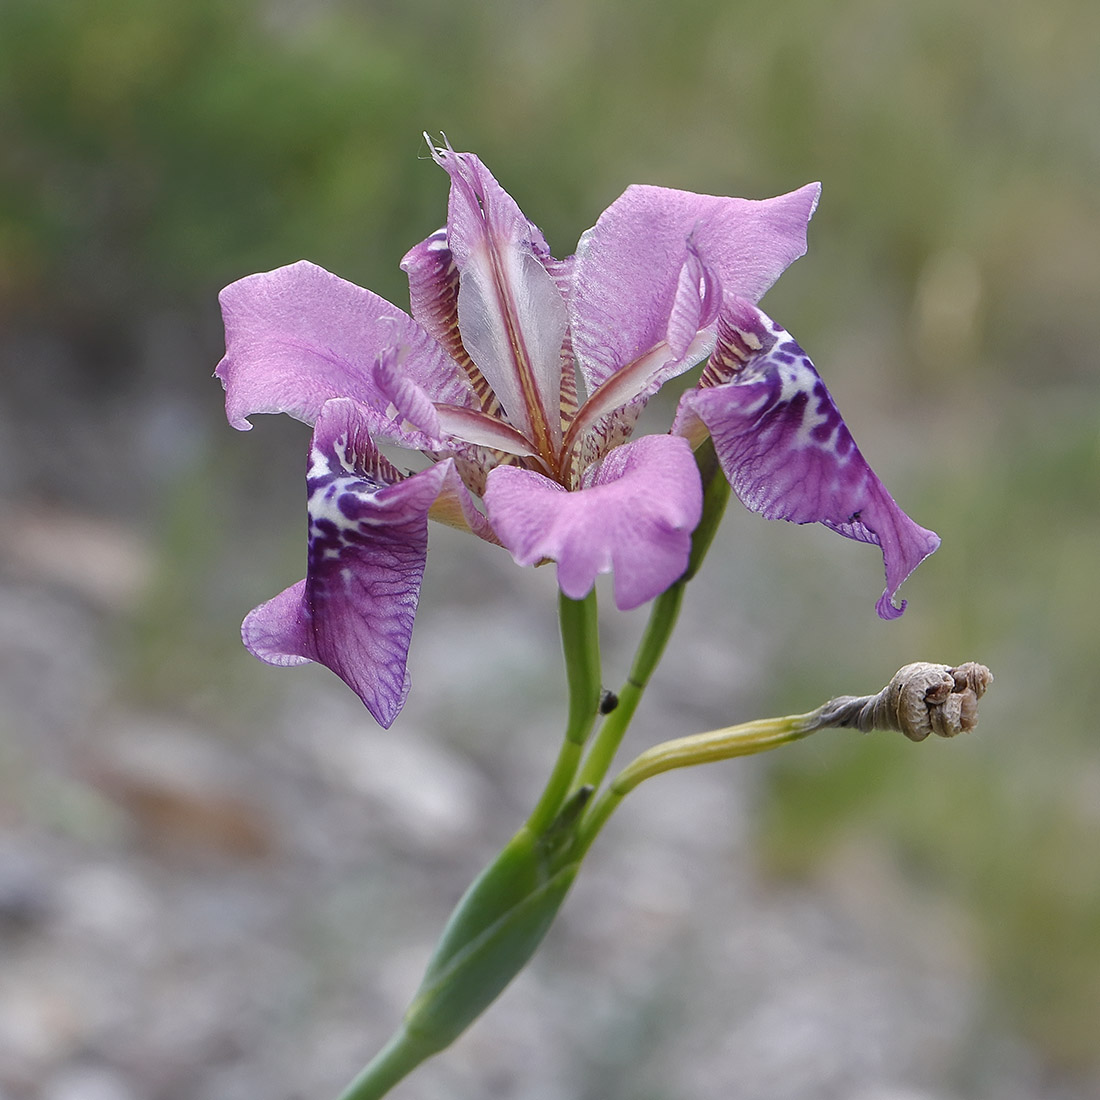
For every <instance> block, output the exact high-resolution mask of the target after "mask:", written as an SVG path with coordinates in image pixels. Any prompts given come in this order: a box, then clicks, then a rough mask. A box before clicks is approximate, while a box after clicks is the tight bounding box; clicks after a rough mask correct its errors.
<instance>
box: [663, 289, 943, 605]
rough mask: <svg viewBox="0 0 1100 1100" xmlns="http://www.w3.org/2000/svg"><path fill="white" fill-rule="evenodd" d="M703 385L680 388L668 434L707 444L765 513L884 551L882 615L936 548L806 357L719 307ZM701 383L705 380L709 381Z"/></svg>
mask: <svg viewBox="0 0 1100 1100" xmlns="http://www.w3.org/2000/svg"><path fill="white" fill-rule="evenodd" d="M703 383H704V385H703V386H702V388H700V389H696V390H691V391H689V392H688V393H686V394H685V395H684V396H683V398H682V399H681V402H680V409H679V411H678V413H677V418H676V424H675V425H674V428H673V430H674V431H677V432H679V433H680V434H683V435H685V436H687V437H689V438H693V437H694V434H695V432H694V429H696V428H697V426H698V423H701V424H702V425H703V426H705V428H706V430H707V431H709V432H710V434H711V437H712V438H713V440H714V448H715V451H716V452H717V454H718V458H719V461H720V462H721V464H722V469H723V471H724V472H725V474H726V477H727V478H729V481H730V484H731V485H732V486H733V489H734V491H735V492H736V493H737V495H738V497H740V498H741V501H742V502H743V503H744V504H745V505H746V507H748V508H750V509H751V510H752V511H754V512H759V513H760V514H761V515H763V516H764V517H765V518H767V519H786V520H790V521H792V522H793V523H814V522H816V523H823V524H824V525H825V526H826V527H829V528H831V529H832V530H834V531H836V532H838V533H839V534H841V535H844V536H845V538H850V539H856V540H858V541H859V542H870V543H874V544H876V545H877V546H879V547H881V549H882V556H883V561H884V563H885V566H886V590H885V591H884V592H883V594H882V597H881V598H880V599H879V601H878V604H877V610H878V613H879V615H880V616H881V617H882V618H884V619H896V618H897V617H898V616H899V615H901V613H902V612H903V611H904V610H905V601H904V600H903V601H902V602H901V604H900V606H898V605H895V604H894V602H893V599H894V595H895V593H896V592H897V590H898V588H899V587H900V586H901V583H902V582H903V581H904V580H905V578H906V577H908V576H909V574H910V573H912V571H913V570H914V569H915V568H916V567H917V566H918V565H919V564H920V563H921V562H922V561H923V560H924V559H925V558H926V557H928V555H929V554H931V553H932V552H933V551H934V550H935V549H936V547H937V546H939V544H940V540H939V537H938V536H937V535H936V534H934V533H933V532H932V531H927V530H925V529H924V528H923V527H920V526H918V525H917V524H916V523H914V522H913V521H912V520H911V519H910V518H909V517H908V516H907V515H906V514H905V513H904V512H903V511H902V510H901V509H900V508H899V507H898V506H897V504H896V503H895V502H894V499H893V497H891V496H890V494H889V493H888V492H887V491H886V488H885V487H884V486H883V484H882V482H881V481H879V479H878V478H877V477H876V476H875V473H874V471H873V470H872V469H871V467H870V466H868V464H867V462H866V460H865V459H864V457H863V455H862V454H861V453H860V451H859V448H858V447H857V446H856V443H855V440H854V439H853V438H852V435H851V433H850V432H849V431H848V428H847V426H846V425H845V423H844V420H843V419H842V418H841V415H840V411H839V410H838V409H837V407H836V405H835V404H834V402H833V399H832V397H831V395H830V394H829V391H828V390H827V389H826V388H825V384H824V382H822V381H821V378H820V377H819V376H818V373H817V371H816V370H815V369H814V365H813V363H811V362H810V360H809V358H808V357H807V355H806V353H805V352H804V351H803V350H802V349H801V348H800V347H799V346H798V344H796V343H795V342H794V340H793V339H792V337H791V336H790V334H789V333H787V332H786V331H785V330H784V329H782V328H780V326H779V325H777V324H776V323H775V322H774V321H772V320H770V319H769V318H767V317H765V316H764V314H763V313H761V312H760V310H758V309H756V308H755V307H754V306H753V305H752V304H751V303H750V302H747V301H744V300H740V301H734V302H732V303H727V311H726V312H724V313H723V315H722V317H720V319H719V323H718V344H717V347H716V348H715V352H714V355H713V356H712V358H711V361H710V362H709V363H708V365H707V368H706V369H705V370H704V373H703ZM708 383H709V384H708Z"/></svg>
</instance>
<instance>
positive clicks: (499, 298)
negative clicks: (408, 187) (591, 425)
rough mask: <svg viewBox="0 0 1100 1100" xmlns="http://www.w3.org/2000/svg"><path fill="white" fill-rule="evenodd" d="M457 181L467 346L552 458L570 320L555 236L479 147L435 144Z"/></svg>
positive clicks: (454, 239)
mask: <svg viewBox="0 0 1100 1100" xmlns="http://www.w3.org/2000/svg"><path fill="white" fill-rule="evenodd" d="M432 155H433V156H434V157H435V158H436V160H437V161H438V162H439V164H440V165H442V167H443V168H444V169H446V171H447V173H448V175H449V176H450V177H451V194H450V201H449V204H448V208H447V244H448V246H449V247H450V251H451V254H452V256H453V257H454V262H455V264H456V265H457V267H458V270H459V292H458V320H459V327H460V329H461V332H462V342H463V345H464V346H465V348H466V350H467V351H468V352H469V353H470V357H471V358H472V359H473V361H474V363H476V364H477V367H478V369H479V370H480V371H481V373H482V374H483V375H484V376H485V378H486V380H487V381H488V383H489V385H490V386H491V387H492V390H493V392H494V393H495V394H496V396H497V398H498V399H499V400H500V403H501V405H502V406H503V408H504V412H505V415H506V416H507V417H508V419H509V421H511V423H512V424H513V425H515V427H517V428H519V429H520V431H522V432H523V433H524V434H525V435H527V436H528V438H529V439H530V440H531V441H532V442H533V443H535V444H536V446H537V448H538V449H539V451H540V453H543V454H544V455H546V456H549V455H550V454H552V453H554V452H555V451H556V449H557V445H558V443H559V442H560V440H561V418H560V401H561V349H562V343H563V341H564V339H565V333H566V327H567V324H568V317H567V314H566V307H565V302H564V301H563V299H562V296H561V293H560V291H559V290H558V287H557V285H556V284H555V282H554V279H553V277H552V276H551V274H550V273H549V272H548V271H547V269H546V266H545V263H544V260H545V259H547V258H548V250H547V248H546V242H545V241H544V240H543V239H542V235H541V234H540V233H539V232H538V230H537V229H536V228H535V227H534V226H533V225H532V224H531V223H530V222H529V221H528V220H527V218H526V217H524V215H523V212H522V211H521V210H520V209H519V207H518V206H517V205H516V203H515V201H514V200H513V199H512V197H511V196H510V195H509V194H508V193H507V192H506V191H505V190H504V189H503V188H502V187H501V186H500V184H499V183H497V181H496V180H495V179H494V178H493V176H492V174H491V173H490V172H489V170H488V169H487V168H486V167H485V166H484V165H483V164H482V163H481V161H480V160H478V158H477V157H475V156H474V155H473V154H472V153H456V152H454V150H452V149H433V150H432Z"/></svg>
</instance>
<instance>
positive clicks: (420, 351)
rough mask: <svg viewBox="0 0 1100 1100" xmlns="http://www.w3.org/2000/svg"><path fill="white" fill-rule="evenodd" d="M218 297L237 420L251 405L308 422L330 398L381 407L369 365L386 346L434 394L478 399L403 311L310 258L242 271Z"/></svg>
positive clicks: (241, 424)
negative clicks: (398, 352)
mask: <svg viewBox="0 0 1100 1100" xmlns="http://www.w3.org/2000/svg"><path fill="white" fill-rule="evenodd" d="M220 300H221V306H222V316H223V318H224V320H225V348H226V351H225V357H224V358H223V359H222V361H221V362H220V363H219V364H218V368H217V371H216V372H215V373H216V374H217V376H218V378H220V379H221V381H222V384H223V385H224V386H225V409H226V416H227V417H228V419H229V422H230V424H232V425H233V427H235V428H240V429H241V430H247V429H248V428H250V427H251V425H250V424H249V422H248V420H247V417H249V416H251V415H252V414H253V413H258V412H265V413H267V412H272V413H274V412H285V413H289V414H290V415H291V416H293V417H295V418H296V419H298V420H303V421H305V422H306V423H307V424H312V423H313V422H314V421H315V420H316V419H317V416H318V414H319V413H320V411H321V406H322V405H323V404H324V403H325V402H326V401H328V400H329V399H330V398H333V397H352V398H355V400H357V401H359V402H361V403H362V404H364V405H366V406H368V407H372V408H375V409H379V408H384V407H385V405H386V404H387V400H388V399H384V397H383V395H382V394H380V393H379V392H378V389H377V387H376V385H375V383H374V380H373V369H374V365H375V363H376V361H377V360H378V359H379V357H380V356H381V355H382V354H383V353H384V352H386V351H388V350H390V349H393V348H401V349H403V350H404V355H405V365H404V370H405V373H406V374H407V375H408V376H409V378H411V379H412V381H414V382H415V383H416V384H417V385H418V386H420V387H421V388H422V389H423V390H424V391H425V392H426V393H427V394H428V396H429V397H431V399H432V400H433V401H445V402H447V403H449V404H453V405H475V404H476V399H475V397H474V395H473V392H472V389H471V387H470V384H469V382H468V380H467V379H466V377H465V375H464V374H463V372H462V370H461V369H460V368H459V367H458V366H457V365H456V364H455V363H454V362H452V360H451V359H450V358H449V357H448V356H447V354H446V353H445V352H444V350H443V348H442V347H440V345H439V344H438V343H437V342H436V341H435V340H434V339H433V338H432V337H431V336H430V335H429V334H428V333H427V332H426V331H425V330H424V329H423V328H422V327H421V326H420V325H418V324H417V323H416V322H415V321H414V320H413V319H412V318H411V317H409V316H408V314H406V313H404V312H403V311H402V310H400V309H398V308H397V306H394V305H391V304H390V303H389V302H387V301H386V300H385V299H384V298H380V297H379V296H378V295H377V294H372V293H371V292H370V291H369V290H364V289H363V288H362V287H358V286H356V285H355V284H354V283H349V282H347V281H346V280H344V279H340V278H338V277H337V276H335V275H333V274H331V273H330V272H328V271H325V270H324V268H321V267H317V265H316V264H311V263H308V262H306V261H305V260H302V261H300V262H298V263H296V264H291V265H290V266H289V267H280V268H277V269H276V270H275V271H267V272H263V273H261V274H259V275H249V276H248V277H247V278H245V279H240V280H238V281H237V282H235V283H232V284H230V285H229V286H227V287H226V288H225V289H224V290H223V291H222V292H221V298H220ZM398 441H399V442H404V441H403V440H400V439H398ZM411 445H413V446H415V445H416V444H415V443H413V444H411Z"/></svg>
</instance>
